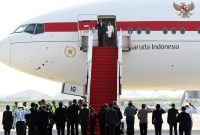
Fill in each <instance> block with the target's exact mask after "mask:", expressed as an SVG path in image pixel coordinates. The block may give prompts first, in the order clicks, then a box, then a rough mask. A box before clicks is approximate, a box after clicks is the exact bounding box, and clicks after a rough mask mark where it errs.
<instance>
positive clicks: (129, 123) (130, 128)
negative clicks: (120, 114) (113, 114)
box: [126, 116, 134, 135]
mask: <svg viewBox="0 0 200 135" xmlns="http://www.w3.org/2000/svg"><path fill="white" fill-rule="evenodd" d="M126 125H127V135H133V134H134V117H133V116H127V117H126Z"/></svg>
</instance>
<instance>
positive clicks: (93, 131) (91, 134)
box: [90, 127, 95, 135]
mask: <svg viewBox="0 0 200 135" xmlns="http://www.w3.org/2000/svg"><path fill="white" fill-rule="evenodd" d="M90 135H95V127H90Z"/></svg>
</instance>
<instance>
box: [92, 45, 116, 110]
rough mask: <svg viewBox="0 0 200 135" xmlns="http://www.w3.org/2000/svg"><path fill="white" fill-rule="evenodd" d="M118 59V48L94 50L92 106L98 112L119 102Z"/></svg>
mask: <svg viewBox="0 0 200 135" xmlns="http://www.w3.org/2000/svg"><path fill="white" fill-rule="evenodd" d="M117 57H118V48H117V47H110V46H109V47H94V48H93V56H92V75H91V77H92V78H91V88H90V105H91V106H92V107H93V108H94V109H95V111H96V112H99V109H100V106H101V105H103V104H104V103H112V102H113V101H114V100H117Z"/></svg>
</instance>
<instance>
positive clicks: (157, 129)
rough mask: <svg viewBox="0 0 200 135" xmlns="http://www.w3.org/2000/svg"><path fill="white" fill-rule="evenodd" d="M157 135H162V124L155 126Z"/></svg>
mask: <svg viewBox="0 0 200 135" xmlns="http://www.w3.org/2000/svg"><path fill="white" fill-rule="evenodd" d="M154 127H155V135H161V134H162V132H161V131H162V124H155V125H154Z"/></svg>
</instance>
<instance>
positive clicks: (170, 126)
mask: <svg viewBox="0 0 200 135" xmlns="http://www.w3.org/2000/svg"><path fill="white" fill-rule="evenodd" d="M173 129H174V135H177V123H174V124H169V134H170V135H173Z"/></svg>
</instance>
